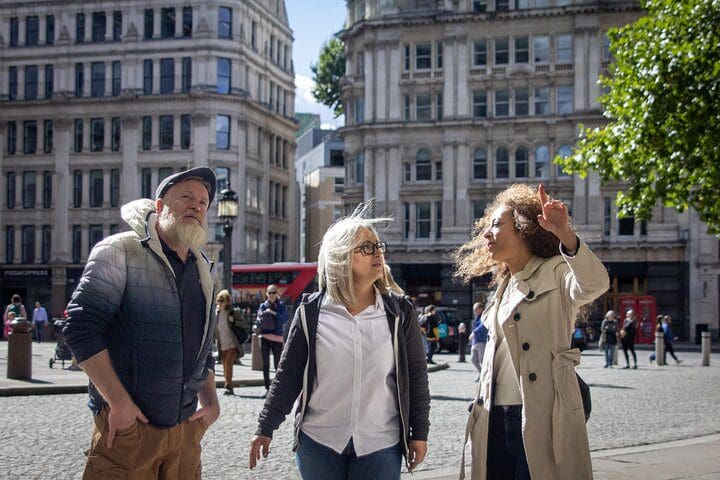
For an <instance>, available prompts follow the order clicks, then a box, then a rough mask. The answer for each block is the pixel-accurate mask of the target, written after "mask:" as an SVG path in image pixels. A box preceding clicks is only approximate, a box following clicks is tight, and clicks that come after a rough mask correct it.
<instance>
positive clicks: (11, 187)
mask: <svg viewBox="0 0 720 480" xmlns="http://www.w3.org/2000/svg"><path fill="white" fill-rule="evenodd" d="M6 191H7V198H6V199H5V205H7V208H15V172H8V174H7V189H6Z"/></svg>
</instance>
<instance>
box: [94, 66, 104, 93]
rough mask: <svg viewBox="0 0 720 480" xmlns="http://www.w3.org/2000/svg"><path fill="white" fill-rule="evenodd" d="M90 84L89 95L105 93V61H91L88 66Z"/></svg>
mask: <svg viewBox="0 0 720 480" xmlns="http://www.w3.org/2000/svg"><path fill="white" fill-rule="evenodd" d="M90 72H91V78H92V80H91V84H90V95H91V96H93V97H102V96H104V95H105V63H104V62H93V63H92V65H91V66H90Z"/></svg>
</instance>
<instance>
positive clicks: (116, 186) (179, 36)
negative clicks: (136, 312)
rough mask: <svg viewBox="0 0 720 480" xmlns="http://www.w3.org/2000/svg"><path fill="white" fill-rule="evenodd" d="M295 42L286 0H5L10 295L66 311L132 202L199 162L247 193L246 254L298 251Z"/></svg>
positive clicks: (272, 257) (242, 239)
mask: <svg viewBox="0 0 720 480" xmlns="http://www.w3.org/2000/svg"><path fill="white" fill-rule="evenodd" d="M292 43H293V37H292V31H291V29H290V27H289V24H288V19H287V14H286V10H285V3H284V2H283V1H282V0H272V1H263V2H260V1H256V0H243V1H240V0H229V1H222V2H218V1H213V0H211V1H204V2H200V1H179V0H167V1H165V2H138V1H129V0H128V1H120V0H113V1H97V2H79V1H78V2H65V1H34V0H31V1H23V2H19V1H5V2H1V3H0V79H2V81H1V82H0V146H1V148H0V173H1V176H2V180H1V181H0V192H1V195H0V197H1V198H0V237H2V241H0V273H1V277H0V290H1V297H0V303H3V304H4V303H7V301H8V300H9V297H10V295H12V294H13V293H20V294H21V295H22V296H23V297H24V300H25V302H26V304H28V305H29V304H30V303H31V302H33V301H34V300H36V299H37V300H40V301H42V302H43V303H46V304H48V305H49V306H50V307H51V308H50V310H51V313H52V314H53V315H59V314H60V313H62V311H63V308H64V305H65V302H66V301H67V299H68V296H69V294H70V292H71V291H72V290H73V289H74V287H75V285H76V282H77V280H78V278H79V277H80V275H81V273H82V270H83V266H84V262H85V261H86V259H87V256H88V253H89V251H90V249H91V248H92V246H93V245H94V244H95V243H96V242H97V241H99V240H100V239H101V238H103V237H105V236H107V235H109V234H112V233H115V232H117V231H121V230H123V229H125V224H124V222H123V221H122V220H121V218H120V206H121V205H123V204H124V203H126V202H128V201H131V200H133V199H136V198H141V197H146V198H147V197H150V198H152V197H153V196H154V191H155V188H156V187H157V185H158V184H159V182H160V181H161V180H162V179H163V178H165V177H166V176H167V175H170V174H171V173H173V172H177V171H180V170H183V169H186V168H189V167H193V166H209V167H211V168H213V169H215V171H216V173H217V176H218V191H219V190H221V189H223V188H225V186H226V185H227V184H228V182H230V185H231V188H232V189H233V190H235V191H237V192H238V194H239V198H240V215H239V218H238V219H237V221H236V222H235V230H234V234H233V249H232V251H233V262H235V263H238V262H265V261H279V260H288V259H295V258H296V256H297V248H296V242H295V241H293V240H292V239H291V238H290V237H291V236H292V233H291V232H294V230H295V225H294V222H295V221H296V220H295V218H296V214H295V209H294V206H293V204H294V202H292V201H291V199H292V198H294V195H295V188H296V187H295V182H294V181H293V172H294V168H293V163H294V152H295V145H296V143H295V136H294V133H295V129H296V122H295V120H294V118H293V115H294V112H293V107H294V95H295V92H294V80H293V77H294V72H293V66H292ZM208 221H209V225H210V229H211V232H210V239H211V240H212V239H213V236H215V239H216V240H221V239H222V235H223V234H222V228H221V226H220V225H219V223H220V222H219V220H218V218H217V214H216V210H215V208H211V211H210V213H209V216H208Z"/></svg>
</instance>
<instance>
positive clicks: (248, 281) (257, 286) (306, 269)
mask: <svg viewBox="0 0 720 480" xmlns="http://www.w3.org/2000/svg"><path fill="white" fill-rule="evenodd" d="M232 276H233V292H232V293H233V301H234V303H236V304H241V305H247V306H248V307H255V306H257V305H259V304H260V303H261V302H262V301H264V300H265V290H266V289H267V287H268V285H275V286H276V287H277V288H278V290H279V291H280V297H281V298H282V300H283V302H284V303H285V304H286V305H288V306H291V305H293V304H294V303H295V302H296V301H297V300H298V299H299V298H300V295H301V294H302V293H303V292H314V291H315V290H316V289H317V281H316V279H315V277H316V276H317V263H290V262H280V263H267V264H254V265H233V267H232Z"/></svg>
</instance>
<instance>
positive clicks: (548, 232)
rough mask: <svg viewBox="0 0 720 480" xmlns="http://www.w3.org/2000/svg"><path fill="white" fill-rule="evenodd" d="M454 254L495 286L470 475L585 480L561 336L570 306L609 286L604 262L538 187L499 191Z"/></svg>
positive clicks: (571, 314)
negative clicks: (492, 281)
mask: <svg viewBox="0 0 720 480" xmlns="http://www.w3.org/2000/svg"><path fill="white" fill-rule="evenodd" d="M455 258H456V262H457V267H458V272H459V274H460V276H461V277H462V278H463V279H465V280H469V279H471V278H474V277H477V276H480V275H483V274H486V273H492V274H493V275H494V281H495V282H496V284H497V286H498V288H497V291H496V293H495V295H494V296H493V297H492V298H491V299H490V300H489V301H488V303H487V304H486V306H485V311H484V312H483V314H482V320H483V323H484V324H485V325H487V326H488V329H489V338H488V342H487V346H486V349H485V354H484V357H483V362H482V369H481V373H480V386H479V388H478V391H477V395H476V398H475V401H474V402H473V404H472V409H471V413H470V418H469V419H468V423H467V429H466V440H467V438H468V437H471V438H472V479H473V480H485V479H486V478H488V479H497V478H503V479H506V478H507V479H515V480H529V479H530V478H535V479H546V478H547V479H553V480H584V479H591V478H592V466H591V463H590V448H589V446H588V439H587V432H586V430H585V415H584V412H583V403H582V398H581V393H580V388H579V385H578V379H577V377H576V375H575V365H577V364H578V363H579V361H580V351H579V350H578V349H571V348H570V340H571V332H572V329H573V324H574V323H575V316H576V313H577V310H578V308H579V307H580V306H581V305H584V304H587V303H589V302H591V301H593V300H594V299H595V298H597V297H598V296H600V295H601V294H602V293H603V292H604V291H605V290H607V288H608V285H609V281H608V275H607V271H606V270H605V267H604V266H603V264H602V263H600V261H599V260H598V259H597V258H596V257H595V255H593V253H592V252H591V251H590V249H589V248H588V246H587V245H586V244H585V243H583V242H582V241H580V239H579V238H578V237H577V236H576V235H575V232H574V231H573V230H572V226H571V222H570V217H569V215H568V211H567V207H566V206H565V204H564V203H563V202H561V201H560V200H555V199H551V198H548V196H547V194H546V193H545V190H544V188H543V186H542V185H540V186H539V187H538V191H535V190H534V189H532V188H530V187H529V186H527V185H513V186H511V187H509V188H508V189H506V190H505V191H503V192H501V193H500V194H499V195H498V196H497V197H496V198H495V200H494V201H493V202H492V203H491V204H490V205H489V206H488V209H487V210H486V213H485V215H484V216H483V218H481V219H480V220H479V221H478V223H477V224H476V227H475V235H474V236H473V238H472V239H471V240H470V241H469V242H468V243H466V244H465V245H463V246H462V247H461V248H460V249H459V250H458V251H456V252H455ZM464 466H465V462H464V461H463V463H462V472H461V477H460V478H464V476H465V475H464Z"/></svg>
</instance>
